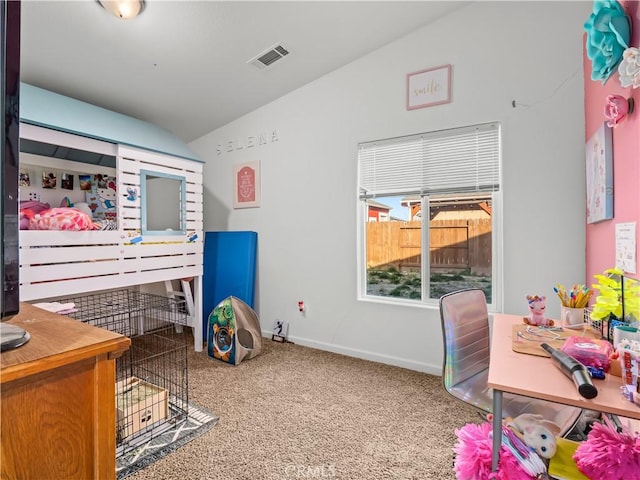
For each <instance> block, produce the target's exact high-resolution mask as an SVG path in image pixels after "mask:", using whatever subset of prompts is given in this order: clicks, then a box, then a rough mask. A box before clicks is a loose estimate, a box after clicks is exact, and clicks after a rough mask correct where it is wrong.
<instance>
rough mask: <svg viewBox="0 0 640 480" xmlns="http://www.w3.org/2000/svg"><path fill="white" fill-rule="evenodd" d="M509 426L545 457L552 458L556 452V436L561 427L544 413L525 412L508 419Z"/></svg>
mask: <svg viewBox="0 0 640 480" xmlns="http://www.w3.org/2000/svg"><path fill="white" fill-rule="evenodd" d="M507 426H509V427H511V428H513V429H514V430H515V431H517V432H519V433H520V434H521V435H522V438H523V440H524V443H526V444H527V446H529V447H530V448H531V449H533V450H535V452H536V453H537V454H538V455H540V456H541V457H543V458H551V457H553V456H554V455H555V454H556V449H557V441H556V437H557V436H558V435H559V434H560V427H559V426H558V425H557V424H556V423H555V422H552V421H551V420H546V419H545V418H544V417H543V416H542V415H536V414H533V413H523V414H522V415H518V416H517V417H516V418H514V419H510V420H508V421H507Z"/></svg>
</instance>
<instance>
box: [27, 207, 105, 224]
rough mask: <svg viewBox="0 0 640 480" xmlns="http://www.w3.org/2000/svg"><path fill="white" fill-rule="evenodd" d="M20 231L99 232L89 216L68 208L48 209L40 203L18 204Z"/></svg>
mask: <svg viewBox="0 0 640 480" xmlns="http://www.w3.org/2000/svg"><path fill="white" fill-rule="evenodd" d="M20 229H21V230H71V231H80V230H99V229H100V226H99V225H96V224H95V223H93V220H92V219H91V216H90V215H87V214H86V213H84V212H82V211H80V210H78V209H76V208H70V207H58V208H49V204H47V203H40V202H21V203H20Z"/></svg>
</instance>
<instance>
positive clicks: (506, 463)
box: [453, 422, 535, 480]
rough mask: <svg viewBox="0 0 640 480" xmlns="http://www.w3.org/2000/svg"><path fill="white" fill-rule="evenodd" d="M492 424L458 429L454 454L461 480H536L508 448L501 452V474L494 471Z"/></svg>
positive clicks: (473, 424) (466, 426)
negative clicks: (492, 465) (492, 469)
mask: <svg viewBox="0 0 640 480" xmlns="http://www.w3.org/2000/svg"><path fill="white" fill-rule="evenodd" d="M491 431H492V428H491V424H489V423H487V422H484V423H481V424H479V425H477V424H475V423H467V424H466V425H465V426H463V427H462V428H459V429H457V430H455V434H456V436H457V437H458V440H457V442H456V444H455V445H454V447H453V451H454V452H455V454H456V457H455V462H454V470H455V472H456V478H457V479H458V480H532V479H534V478H535V477H532V476H531V475H529V474H528V473H527V472H525V471H524V470H523V468H522V466H521V465H520V463H519V462H518V460H517V459H516V458H515V457H514V456H513V454H512V453H511V452H510V451H509V449H508V448H506V447H505V446H504V445H503V446H502V448H501V449H500V468H499V469H498V472H497V474H496V473H494V472H492V471H491V452H492V451H493V440H492V438H491Z"/></svg>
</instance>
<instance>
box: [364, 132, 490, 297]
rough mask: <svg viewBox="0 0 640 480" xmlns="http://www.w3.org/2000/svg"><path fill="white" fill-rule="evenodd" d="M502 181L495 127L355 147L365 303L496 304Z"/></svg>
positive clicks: (435, 133)
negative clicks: (459, 298) (481, 296)
mask: <svg viewBox="0 0 640 480" xmlns="http://www.w3.org/2000/svg"><path fill="white" fill-rule="evenodd" d="M499 179H500V126H499V124H497V123H490V124H483V125H474V126H470V127H462V128H456V129H452V130H441V131H437V132H430V133H424V134H419V135H411V136H407V137H399V138H392V139H388V140H380V141H374V142H367V143H362V144H360V145H359V149H358V181H359V199H360V202H359V203H360V221H359V225H360V229H359V239H360V245H361V247H360V249H359V263H360V266H361V267H360V272H361V274H360V289H359V290H360V295H361V297H362V298H369V299H383V298H384V299H386V300H392V301H400V302H422V303H434V302H435V301H437V300H438V299H439V298H440V296H441V295H443V294H445V293H448V292H451V291H455V290H459V289H462V288H482V289H483V290H484V292H485V294H486V296H487V302H488V303H489V304H492V303H495V302H496V300H497V299H496V292H495V288H494V287H495V285H496V284H497V281H496V275H497V272H498V270H499V269H498V268H497V264H498V257H497V254H496V252H497V251H498V249H497V244H498V241H497V240H498V239H497V238H496V237H497V236H496V234H495V233H496V226H497V225H500V223H501V222H500V221H499V218H498V217H499V215H500V208H499V200H500V194H499V192H500V182H499ZM380 212H385V216H384V220H383V217H382V216H380ZM423 212H424V213H423ZM374 217H375V218H376V219H377V221H372V220H371V219H372V218H374ZM422 252H429V254H428V255H422Z"/></svg>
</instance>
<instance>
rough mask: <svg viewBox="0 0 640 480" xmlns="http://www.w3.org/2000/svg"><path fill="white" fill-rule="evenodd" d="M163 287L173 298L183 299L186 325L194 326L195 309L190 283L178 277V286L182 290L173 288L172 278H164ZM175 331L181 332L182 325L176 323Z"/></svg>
mask: <svg viewBox="0 0 640 480" xmlns="http://www.w3.org/2000/svg"><path fill="white" fill-rule="evenodd" d="M164 287H165V289H166V291H167V296H168V297H169V298H172V299H174V300H178V301H180V300H184V304H185V307H186V309H187V315H188V317H187V325H188V326H190V327H193V328H196V325H195V321H196V309H195V305H194V303H193V294H192V293H191V284H190V283H189V282H188V281H187V280H184V279H180V288H181V289H182V290H174V289H173V280H165V282H164ZM176 332H182V325H177V324H176Z"/></svg>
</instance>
